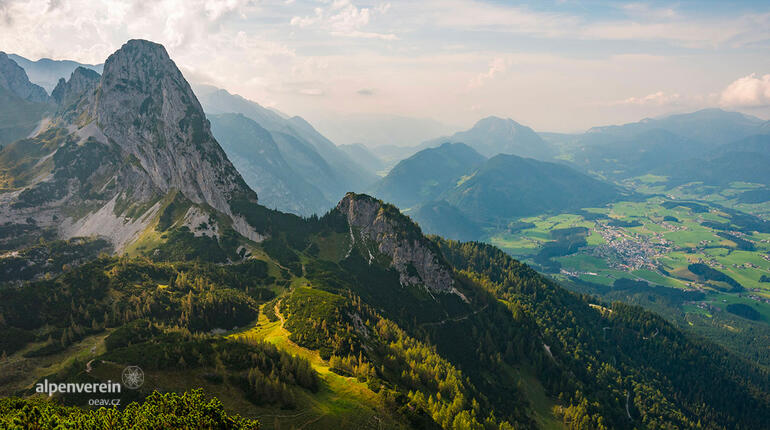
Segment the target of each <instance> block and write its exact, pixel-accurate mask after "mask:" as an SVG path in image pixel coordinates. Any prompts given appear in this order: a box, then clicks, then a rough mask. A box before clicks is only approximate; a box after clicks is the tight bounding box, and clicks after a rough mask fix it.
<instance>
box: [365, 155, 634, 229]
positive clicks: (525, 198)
mask: <svg viewBox="0 0 770 430" xmlns="http://www.w3.org/2000/svg"><path fill="white" fill-rule="evenodd" d="M373 193H374V194H375V195H376V196H378V197H380V198H382V199H386V200H388V201H391V202H394V203H395V204H396V205H397V206H400V207H402V208H411V209H410V211H409V214H410V216H412V217H413V218H414V219H415V220H417V222H419V223H420V225H422V226H424V228H425V229H426V231H428V232H430V233H436V234H441V235H443V236H446V237H450V238H453V239H462V240H475V239H479V238H480V237H481V234H482V230H481V227H482V226H486V225H491V224H495V223H498V222H501V221H505V220H510V219H511V218H516V217H522V216H528V215H535V214H539V213H543V212H560V211H565V210H571V209H577V208H582V207H591V206H597V205H604V204H606V203H608V202H611V201H613V200H615V199H617V198H619V197H620V196H621V195H622V192H621V190H620V189H619V188H617V187H616V186H614V185H611V184H608V183H606V182H602V181H599V180H597V179H594V178H592V177H590V176H588V175H585V174H583V173H580V172H578V171H576V170H573V169H572V168H570V167H568V166H565V165H562V164H556V163H549V162H543V161H538V160H534V159H531V158H522V157H517V156H515V155H506V154H500V155H497V156H495V157H492V158H490V159H488V160H487V159H486V158H485V157H484V156H483V155H481V154H479V153H478V152H476V151H474V150H473V148H471V147H469V146H468V145H465V144H462V143H445V144H443V145H441V146H440V147H438V148H429V149H425V150H422V151H420V152H418V153H417V154H415V155H413V156H411V157H409V158H407V159H406V160H403V161H401V162H400V163H399V164H398V165H396V167H394V168H393V169H392V170H391V171H390V172H389V173H388V175H387V176H385V177H384V178H383V179H382V180H381V181H380V182H379V183H378V184H377V185H376V186H375V188H374V192H373Z"/></svg>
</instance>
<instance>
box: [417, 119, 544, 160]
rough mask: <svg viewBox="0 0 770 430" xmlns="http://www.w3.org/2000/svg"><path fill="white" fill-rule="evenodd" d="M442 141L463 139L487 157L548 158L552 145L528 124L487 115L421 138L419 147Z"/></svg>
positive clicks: (426, 146) (430, 145)
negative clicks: (462, 127)
mask: <svg viewBox="0 0 770 430" xmlns="http://www.w3.org/2000/svg"><path fill="white" fill-rule="evenodd" d="M445 142H460V143H465V144H466V145H468V146H470V147H471V148H473V149H475V150H476V151H478V152H479V153H480V154H482V155H484V156H486V157H492V156H495V155H497V154H512V155H518V156H520V157H530V158H535V159H538V160H550V159H551V158H553V156H555V155H556V152H555V150H554V148H553V147H552V146H551V145H550V144H549V143H547V142H546V141H544V140H543V139H541V138H540V136H538V135H537V133H535V132H534V131H533V130H532V129H531V128H529V127H527V126H524V125H521V124H519V123H518V122H516V121H514V120H512V119H510V118H507V119H503V118H498V117H495V116H490V117H487V118H484V119H482V120H480V121H479V122H477V123H476V124H475V125H474V126H473V128H471V129H470V130H466V131H461V132H459V133H455V134H453V135H451V136H448V137H440V138H438V139H432V140H429V141H427V142H424V143H423V144H422V145H420V147H421V148H430V147H434V146H438V145H440V144H442V143H445Z"/></svg>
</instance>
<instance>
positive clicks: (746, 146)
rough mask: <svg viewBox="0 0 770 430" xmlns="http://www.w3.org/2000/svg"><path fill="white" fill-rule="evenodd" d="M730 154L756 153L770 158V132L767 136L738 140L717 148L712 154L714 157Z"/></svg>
mask: <svg viewBox="0 0 770 430" xmlns="http://www.w3.org/2000/svg"><path fill="white" fill-rule="evenodd" d="M730 152H756V153H759V154H764V155H769V156H770V132H769V133H767V134H758V135H755V136H749V137H746V138H744V139H739V140H736V141H735V142H731V143H728V144H725V145H721V146H719V147H717V148H716V149H715V150H714V151H712V152H711V154H712V155H720V154H727V153H730Z"/></svg>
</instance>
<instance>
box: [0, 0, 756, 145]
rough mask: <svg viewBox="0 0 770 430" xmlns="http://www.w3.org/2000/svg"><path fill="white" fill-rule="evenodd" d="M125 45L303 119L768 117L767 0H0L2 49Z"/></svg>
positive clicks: (52, 51) (463, 123)
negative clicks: (160, 51) (714, 111)
mask: <svg viewBox="0 0 770 430" xmlns="http://www.w3.org/2000/svg"><path fill="white" fill-rule="evenodd" d="M728 3H729V4H728ZM131 38H143V39H149V40H153V41H155V42H158V43H162V44H163V45H165V47H166V49H167V50H168V51H169V54H170V55H171V57H172V59H174V61H175V62H176V63H177V65H178V66H179V67H180V68H181V69H182V71H183V73H184V74H185V76H186V77H187V79H188V80H190V81H191V82H194V83H199V84H202V83H205V84H211V85H215V86H218V87H221V88H225V89H227V90H228V91H230V92H232V93H237V94H240V95H242V96H244V97H246V98H249V99H251V100H254V101H256V102H258V103H260V104H263V105H265V106H269V107H274V108H276V109H278V110H280V111H282V112H285V113H288V114H291V115H301V116H303V117H305V118H306V119H308V120H310V121H311V122H313V121H324V120H328V119H329V118H334V117H340V118H342V117H345V116H349V115H354V114H367V115H379V114H382V115H399V116H406V117H416V118H431V119H433V120H436V121H439V122H441V123H444V124H449V125H451V126H454V127H457V128H458V129H460V128H467V127H469V126H471V125H472V124H473V123H474V122H475V121H477V120H478V119H480V118H482V117H485V116H489V115H496V116H500V117H510V118H513V119H514V120H516V121H518V122H520V123H522V124H526V125H529V126H531V127H533V128H534V129H535V130H538V131H555V132H576V131H581V130H585V129H588V128H590V127H592V126H599V125H607V124H618V123H625V122H632V121H637V120H640V119H642V118H645V117H655V116H661V115H665V114H670V113H680V112H689V111H694V110H697V109H701V108H707V107H720V108H723V109H727V110H737V111H741V112H745V113H749V114H752V115H756V116H759V117H761V118H765V119H770V1H765V2H750V1H734V2H723V1H710V0H700V1H680V2H655V1H653V2H617V1H616V2H599V1H579V0H557V1H549V0H541V1H532V2H513V1H500V0H498V1H472V0H424V1H396V0H390V1H355V0H277V1H250V0H208V1H207V0H160V1H157V2H147V1H113V0H73V1H68V0H45V1H43V0H31V1H30V0H24V1H22V0H0V50H3V51H5V52H8V53H16V54H19V55H22V56H24V57H27V58H30V59H33V60H34V59H38V58H41V57H48V58H54V59H71V60H75V61H80V62H85V63H101V62H103V61H104V60H105V59H106V58H107V56H109V54H110V53H112V52H114V51H115V50H116V49H118V48H120V46H121V45H122V44H123V43H124V42H125V41H126V40H128V39H131Z"/></svg>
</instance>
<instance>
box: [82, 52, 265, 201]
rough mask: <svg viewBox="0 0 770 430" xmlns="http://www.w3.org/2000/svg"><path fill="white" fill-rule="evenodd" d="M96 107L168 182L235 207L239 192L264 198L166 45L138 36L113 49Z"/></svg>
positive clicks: (126, 146) (113, 133) (106, 129)
mask: <svg viewBox="0 0 770 430" xmlns="http://www.w3.org/2000/svg"><path fill="white" fill-rule="evenodd" d="M90 110H91V113H92V115H93V116H94V117H95V118H96V120H97V123H98V125H99V128H100V129H101V130H102V132H103V133H104V135H105V136H106V137H107V138H108V139H109V140H110V141H111V142H113V143H115V144H117V145H118V146H120V147H121V148H122V149H123V150H124V151H126V152H128V153H129V154H131V155H133V156H134V157H136V159H137V160H138V161H139V163H140V164H141V166H142V168H143V169H144V170H145V171H146V172H147V173H148V174H149V175H150V177H151V178H152V181H153V183H154V184H155V185H156V186H157V187H158V188H160V190H162V191H164V192H165V191H168V190H170V189H178V190H180V191H182V193H183V194H184V195H185V196H186V197H187V198H189V199H190V200H192V201H193V202H195V203H207V204H209V205H211V206H212V207H214V208H215V209H217V210H219V211H221V212H223V213H225V214H228V215H232V212H231V209H230V204H229V202H230V201H231V200H232V199H233V197H234V196H236V195H237V196H240V197H248V198H250V199H252V200H254V201H256V194H255V193H254V192H253V191H252V190H251V189H249V187H248V186H247V185H246V183H245V182H244V181H243V179H242V178H241V176H240V174H239V173H238V172H237V171H236V169H235V168H234V167H233V165H232V164H231V163H230V161H229V160H228V159H227V156H226V155H225V153H224V151H222V148H221V147H220V146H219V144H218V143H217V142H216V140H214V137H213V136H212V135H211V130H210V125H209V122H208V120H207V119H206V117H205V115H204V113H203V109H202V108H201V105H200V103H199V102H198V99H197V98H196V97H195V94H194V93H193V91H192V89H191V88H190V85H189V84H188V83H187V81H186V80H185V78H184V76H182V73H181V72H180V71H179V69H178V68H177V66H176V64H174V62H173V61H172V60H171V58H169V56H168V53H167V52H166V49H165V48H164V47H163V46H162V45H159V44H157V43H153V42H149V41H146V40H130V41H128V42H127V43H126V44H125V45H123V47H121V48H120V49H119V50H118V51H116V52H115V53H114V54H112V55H110V57H109V58H108V59H107V61H106V62H105V64H104V73H103V74H102V77H101V81H100V84H99V91H98V96H97V97H96V98H95V99H94V102H93V106H92V107H91V108H90Z"/></svg>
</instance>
